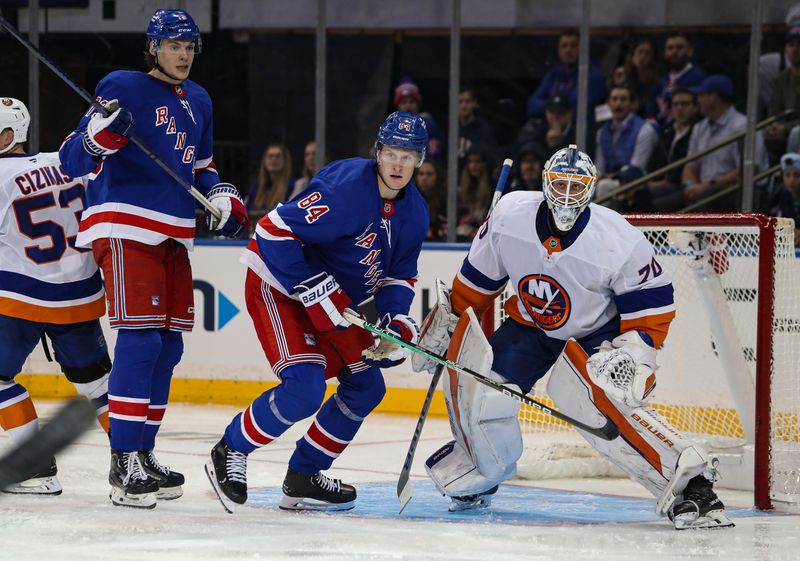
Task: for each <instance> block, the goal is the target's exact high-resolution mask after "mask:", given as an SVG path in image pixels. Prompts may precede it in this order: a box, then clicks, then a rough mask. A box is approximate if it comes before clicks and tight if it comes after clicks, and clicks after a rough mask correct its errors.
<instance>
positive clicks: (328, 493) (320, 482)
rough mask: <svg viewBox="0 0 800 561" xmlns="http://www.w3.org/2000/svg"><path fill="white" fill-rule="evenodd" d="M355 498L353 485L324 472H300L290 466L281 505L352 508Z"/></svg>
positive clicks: (283, 507)
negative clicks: (332, 477) (328, 475)
mask: <svg viewBox="0 0 800 561" xmlns="http://www.w3.org/2000/svg"><path fill="white" fill-rule="evenodd" d="M355 500H356V489H355V487H353V486H352V485H347V484H346V483H342V482H341V480H339V479H331V478H330V477H327V476H325V475H323V474H322V473H314V474H309V473H300V472H297V471H294V470H293V469H292V468H289V470H288V471H287V472H286V479H284V480H283V499H282V500H281V503H280V505H279V506H280V508H282V509H284V510H326V511H335V510H350V509H351V508H353V506H355Z"/></svg>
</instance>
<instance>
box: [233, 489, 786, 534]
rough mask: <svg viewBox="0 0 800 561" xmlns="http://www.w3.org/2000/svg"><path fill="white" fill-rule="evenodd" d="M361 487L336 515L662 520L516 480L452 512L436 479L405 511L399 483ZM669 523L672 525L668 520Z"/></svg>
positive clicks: (641, 509)
mask: <svg viewBox="0 0 800 561" xmlns="http://www.w3.org/2000/svg"><path fill="white" fill-rule="evenodd" d="M356 490H357V492H358V499H356V506H355V508H353V509H352V510H349V511H345V512H337V513H335V514H336V516H355V517H365V518H385V519H406V520H420V521H422V520H428V521H431V520H435V521H438V522H453V523H467V524H486V523H500V524H514V525H534V526H542V525H558V524H604V523H619V522H625V523H630V522H654V521H657V520H660V518H659V517H658V516H656V514H655V512H654V508H655V499H652V500H650V499H637V498H631V497H619V496H609V495H595V494H591V493H581V492H575V491H560V490H553V489H537V488H534V487H521V486H514V485H503V486H501V487H500V490H499V491H498V492H497V494H496V495H495V496H494V499H493V500H492V505H491V507H489V509H486V510H478V511H465V512H448V511H447V507H448V506H449V504H450V501H449V500H448V499H446V498H445V497H443V496H441V495H440V494H439V492H438V491H436V489H435V488H434V486H433V484H432V483H430V482H428V481H419V482H417V481H414V498H413V499H412V500H411V502H410V503H409V504H408V506H407V507H406V509H405V510H404V511H403V514H402V515H400V514H398V513H397V510H398V508H399V502H398V500H397V496H396V485H395V484H394V483H392V482H383V483H360V484H357V485H356ZM247 494H248V500H247V504H248V505H250V506H255V507H267V508H276V509H277V506H278V503H279V502H280V500H281V497H282V496H283V493H282V492H281V490H280V488H277V487H274V488H273V487H267V488H263V487H262V488H253V489H248V492H247ZM726 512H727V513H728V515H729V516H730V517H731V518H732V519H734V522H735V519H736V517H737V516H738V517H741V516H769V515H771V514H773V513H766V512H761V511H757V510H753V509H729V510H727V511H726ZM664 522H665V523H667V524H669V522H668V521H667V520H666V519H664Z"/></svg>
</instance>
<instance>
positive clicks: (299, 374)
mask: <svg viewBox="0 0 800 561" xmlns="http://www.w3.org/2000/svg"><path fill="white" fill-rule="evenodd" d="M324 396H325V370H324V369H323V368H322V366H320V365H319V364H315V363H302V364H297V365H294V366H290V367H288V368H285V369H284V370H283V371H282V372H281V383H280V385H278V386H276V387H274V388H272V389H270V390H268V391H266V392H264V393H263V394H261V395H260V396H259V397H258V398H257V399H256V400H255V401H254V402H253V403H251V404H250V407H248V408H247V409H245V410H244V411H242V412H241V413H239V414H238V415H236V417H234V418H233V420H232V421H231V423H230V424H229V425H228V428H227V429H225V441H226V442H227V443H228V446H230V447H231V448H233V449H234V450H236V451H238V452H242V453H243V454H249V453H250V452H252V451H253V450H255V449H256V448H260V447H261V446H264V445H266V444H269V443H270V442H272V441H273V440H275V439H276V438H278V437H279V436H280V435H282V434H283V433H284V432H286V430H287V429H288V428H289V427H291V426H292V425H293V424H294V423H296V422H297V421H299V420H301V419H305V418H306V417H310V416H311V415H313V414H314V412H315V411H316V410H317V409H318V408H319V404H320V403H322V399H323V397H324Z"/></svg>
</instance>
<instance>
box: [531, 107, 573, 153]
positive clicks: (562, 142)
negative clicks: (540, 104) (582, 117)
mask: <svg viewBox="0 0 800 561" xmlns="http://www.w3.org/2000/svg"><path fill="white" fill-rule="evenodd" d="M574 115H575V113H574V112H573V110H572V105H570V103H569V100H567V98H566V97H564V96H560V95H556V96H553V97H552V98H550V100H549V101H548V102H547V107H546V108H545V112H544V119H536V118H534V119H530V120H529V121H528V122H527V123H525V125H523V127H522V128H521V129H520V131H519V134H518V135H517V143H519V144H520V145H522V144H528V143H531V142H533V143H536V144H538V145H539V146H541V147H544V152H545V153H544V155H545V157H546V158H549V157H550V156H552V155H553V154H554V153H555V152H557V151H558V150H561V149H562V148H566V147H567V146H569V145H570V144H575V119H574Z"/></svg>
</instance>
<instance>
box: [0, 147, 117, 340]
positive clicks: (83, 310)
mask: <svg viewBox="0 0 800 561" xmlns="http://www.w3.org/2000/svg"><path fill="white" fill-rule="evenodd" d="M85 200H86V194H85V185H84V182H83V180H82V179H73V178H71V177H69V176H67V175H66V174H65V173H64V172H63V170H62V168H61V163H60V162H59V159H58V153H55V152H53V153H41V154H36V155H31V154H6V155H4V156H3V157H0V314H2V315H6V316H11V317H17V318H22V319H27V320H31V321H39V322H45V323H59V324H66V323H77V322H82V321H89V320H93V319H97V318H99V317H100V316H102V315H103V314H104V313H105V303H104V301H103V284H102V280H101V278H100V272H99V270H98V268H97V264H96V263H95V261H94V257H93V256H92V252H91V250H90V249H83V248H76V247H75V238H76V236H77V235H78V222H79V219H80V213H81V211H82V210H83V204H84V201H85Z"/></svg>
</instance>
